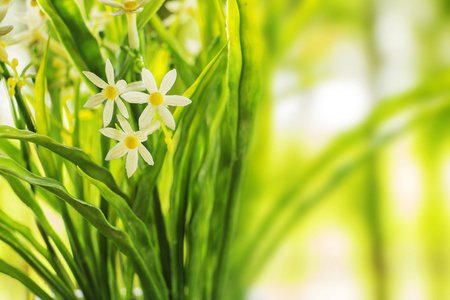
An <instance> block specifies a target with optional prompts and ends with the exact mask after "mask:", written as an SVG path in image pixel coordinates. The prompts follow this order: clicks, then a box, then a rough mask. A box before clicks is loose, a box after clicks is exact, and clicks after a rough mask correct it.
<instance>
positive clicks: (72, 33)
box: [38, 0, 105, 77]
mask: <svg viewBox="0 0 450 300" xmlns="http://www.w3.org/2000/svg"><path fill="white" fill-rule="evenodd" d="M38 3H39V5H40V7H41V8H42V10H43V11H44V12H45V13H46V14H47V15H48V17H49V18H50V20H51V21H52V23H53V25H54V28H55V30H56V31H57V33H58V37H59V40H60V41H61V43H62V44H63V46H64V48H65V49H66V51H67V53H68V55H69V57H70V59H71V60H72V62H73V64H74V65H75V67H76V68H77V69H78V70H79V71H80V72H82V71H91V72H93V73H95V74H97V75H102V76H103V75H104V72H105V71H104V61H103V58H102V55H101V53H100V47H99V45H98V42H97V40H96V39H95V37H94V36H93V35H92V33H91V32H90V31H89V29H88V27H87V26H86V23H85V22H84V19H83V16H82V15H81V11H80V8H79V6H78V4H77V2H76V1H75V0H38ZM103 77H105V76H103Z"/></svg>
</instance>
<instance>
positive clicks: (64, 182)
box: [0, 0, 450, 300]
mask: <svg viewBox="0 0 450 300" xmlns="http://www.w3.org/2000/svg"><path fill="white" fill-rule="evenodd" d="M173 2H174V1H173ZM173 2H172V3H173ZM181 2H182V6H181V7H182V9H181V10H180V11H178V12H171V11H169V10H168V8H169V5H165V4H168V3H171V2H165V1H163V0H153V1H150V2H149V3H148V4H147V5H145V6H144V9H143V11H142V12H140V13H139V14H138V15H137V24H136V27H137V28H138V29H139V30H140V32H139V36H140V49H131V48H130V47H129V45H128V34H127V32H126V30H125V28H126V20H127V19H126V18H125V16H115V17H106V13H111V11H113V9H112V8H110V7H107V6H104V5H102V4H100V3H97V2H96V1H88V0H85V1H75V0H38V3H39V5H40V8H41V9H42V10H43V11H44V12H45V14H46V15H47V16H48V18H49V20H48V21H47V22H46V25H47V26H48V27H49V30H48V31H49V32H51V33H52V36H53V38H52V39H50V38H48V39H47V40H46V41H45V43H43V42H42V41H41V42H37V43H36V44H35V45H33V47H34V48H33V61H32V62H31V63H30V66H32V65H34V67H36V69H37V70H38V72H37V75H36V77H35V78H34V79H35V80H33V81H31V80H30V81H29V82H28V84H29V85H31V87H32V89H31V90H32V95H28V94H27V96H26V97H24V95H23V93H25V92H26V90H25V89H21V88H19V87H18V86H15V87H14V89H13V90H14V91H15V95H14V96H12V97H10V98H9V100H10V104H11V108H12V111H13V115H12V117H13V120H14V124H15V128H14V127H11V126H6V125H0V174H1V175H2V176H3V178H4V180H5V183H7V184H8V185H9V186H10V188H11V191H12V192H13V193H14V194H15V196H16V198H17V199H18V200H19V201H21V202H22V203H23V204H25V206H26V207H28V209H29V210H30V211H31V212H32V215H33V221H34V223H32V225H29V224H27V225H25V222H23V221H20V222H19V221H18V220H17V219H15V218H13V217H12V215H11V214H10V213H9V212H7V211H2V210H0V240H1V241H2V242H3V243H4V244H6V245H8V246H9V248H11V249H12V250H13V251H14V252H15V253H16V254H18V255H19V256H20V257H21V258H22V259H23V260H24V261H25V263H26V264H27V265H28V266H30V267H31V269H32V270H33V272H32V273H31V272H25V271H24V270H20V268H18V267H16V266H13V265H10V264H9V263H7V262H6V261H5V260H2V259H0V272H1V273H4V274H6V275H8V276H11V277H13V278H15V279H17V280H18V281H19V282H21V283H22V284H23V285H24V286H25V287H26V288H27V289H29V291H30V292H31V293H33V294H34V295H36V296H38V297H40V298H41V299H44V300H47V299H53V297H52V296H50V295H55V298H56V299H64V300H71V299H76V295H75V290H80V291H82V293H83V295H84V299H86V300H110V299H135V298H137V299H141V298H143V299H157V300H169V299H170V300H179V299H213V300H222V299H224V300H227V299H243V298H244V297H245V296H244V295H245V293H246V291H247V289H248V288H249V287H250V285H251V284H252V283H253V282H254V281H255V280H256V279H257V278H258V276H259V275H260V274H261V272H262V271H263V270H264V268H265V267H266V265H267V262H268V261H269V259H270V257H271V256H272V255H273V254H274V253H275V251H276V250H277V248H278V247H279V245H280V244H281V243H282V242H283V240H284V239H285V238H286V236H288V234H289V233H290V232H291V231H292V230H293V229H295V228H297V225H298V224H299V223H301V222H302V221H303V220H304V218H305V217H306V215H307V214H309V213H311V212H312V211H313V210H314V209H315V208H316V207H318V206H319V204H321V203H322V202H324V200H325V199H327V196H328V195H329V194H330V193H332V192H333V191H335V190H337V189H338V188H340V187H342V186H344V185H345V183H346V180H347V179H348V178H351V176H352V175H354V174H356V173H357V172H358V171H360V170H361V169H363V168H368V169H369V171H368V172H369V173H370V172H371V171H370V163H371V161H372V159H373V158H374V157H376V156H377V155H379V153H380V152H381V151H382V149H383V148H384V147H385V146H386V145H387V144H388V143H390V142H392V141H394V140H395V139H397V138H399V137H400V136H402V135H403V134H405V133H406V132H408V131H411V130H412V129H415V128H419V127H421V126H424V125H425V124H430V123H432V122H433V119H434V118H435V117H436V116H437V115H438V116H440V118H444V117H443V116H442V115H440V114H439V113H441V114H442V111H447V110H448V104H447V102H448V101H447V98H448V95H447V94H448V92H449V88H448V87H449V86H450V76H449V73H448V72H444V73H443V74H441V75H440V76H436V77H433V78H432V80H429V79H427V80H424V83H423V84H421V85H419V86H417V87H416V88H413V89H412V90H411V91H409V92H407V93H404V94H401V95H398V96H395V97H391V98H389V99H386V100H385V101H383V102H380V103H379V104H377V105H375V106H374V108H373V110H372V112H371V113H370V114H369V115H368V116H367V118H366V119H365V120H364V121H363V122H362V123H361V124H360V125H359V126H358V127H355V128H353V129H351V130H349V131H348V132H345V133H342V134H341V135H339V136H337V137H336V139H335V140H334V141H333V142H332V143H330V144H329V145H328V146H327V147H326V148H325V149H324V150H323V151H321V152H320V153H318V154H317V155H315V156H314V158H313V159H310V160H309V161H306V162H303V164H302V165H301V168H298V170H297V169H295V170H292V169H294V168H293V167H292V166H289V172H292V174H291V173H289V177H292V178H289V179H290V180H288V182H287V183H285V182H283V183H280V181H281V180H283V178H285V177H287V176H285V177H283V178H282V179H280V180H279V181H277V180H276V179H274V180H273V182H272V181H271V182H270V184H267V187H262V188H261V191H256V192H255V190H251V188H249V187H248V186H251V183H252V182H253V183H255V182H258V180H259V179H260V177H262V176H264V175H265V174H261V173H264V172H261V168H260V169H258V168H256V167H255V165H258V166H261V165H264V166H265V165H266V164H267V161H266V160H265V159H264V158H265V156H264V155H265V151H267V149H265V148H266V147H267V145H269V144H270V143H271V142H272V140H273V138H272V135H271V132H270V124H271V115H272V111H273V101H272V100H273V99H272V93H271V92H272V91H271V81H272V79H273V76H274V73H275V71H276V67H277V64H278V63H279V61H280V60H281V59H282V57H283V55H285V54H286V53H287V52H288V51H289V50H290V49H291V48H290V47H291V46H292V45H294V44H295V42H296V40H295V38H296V36H297V35H298V33H299V32H301V31H302V30H304V29H305V28H306V27H307V26H308V25H309V21H310V20H311V19H312V18H313V16H314V15H315V14H318V13H319V12H318V8H319V7H320V5H321V4H323V1H319V0H305V1H300V2H299V1H287V2H283V3H282V1H281V2H279V1H266V2H264V3H263V2H261V1H256V0H229V1H226V6H225V1H221V0H212V1H197V4H198V7H196V8H195V10H194V11H195V13H192V12H191V11H190V10H188V9H185V7H184V6H183V5H187V2H188V1H185V2H183V1H181ZM80 6H81V8H82V9H80ZM115 9H116V8H114V10H115ZM95 11H100V13H98V12H97V13H98V14H99V15H100V17H99V16H98V15H96V13H95ZM82 12H83V13H82ZM83 15H85V16H84V17H83ZM170 17H173V18H172V22H171V23H170V24H167V23H168V22H167V21H168V20H170ZM331 21H333V22H334V21H336V20H334V19H333V20H330V22H331ZM45 33H46V34H47V33H48V32H45ZM193 39H195V41H196V42H198V45H200V46H199V47H200V48H199V49H192V48H195V47H192V46H191V47H190V46H189V43H190V42H191V43H192V40H193ZM59 49H64V50H65V52H61V51H59ZM106 57H108V58H109V59H110V60H111V61H112V63H113V66H114V71H115V75H116V78H114V79H115V81H116V82H117V81H119V80H122V79H124V80H126V81H127V82H128V83H132V82H136V81H140V80H142V78H141V71H142V67H146V68H148V69H150V71H151V72H152V73H153V75H154V77H155V78H156V82H157V83H158V84H159V83H160V82H161V81H162V77H163V76H164V74H166V72H167V71H168V70H170V69H173V68H175V69H176V70H177V72H178V74H179V79H180V80H177V81H176V83H175V85H174V86H173V89H172V90H171V91H170V92H169V94H174V95H175V94H176V95H183V96H184V97H187V98H189V99H190V100H192V103H191V104H190V105H188V106H186V107H177V108H176V109H172V108H171V113H173V116H174V119H175V123H176V129H175V130H174V131H171V130H170V129H168V128H167V127H165V126H164V125H163V128H162V130H159V131H156V132H154V133H153V134H152V135H150V136H149V137H148V140H147V141H146V142H144V145H145V147H146V148H147V149H149V150H150V152H151V154H152V157H153V160H154V165H152V166H150V165H148V164H147V163H145V162H144V161H143V160H139V165H138V170H137V171H136V173H134V175H133V176H132V177H131V178H127V177H126V172H125V169H124V166H125V165H126V163H125V162H126V159H125V158H119V159H117V160H113V161H111V162H110V161H105V156H106V153H107V152H108V151H109V149H110V148H111V147H112V146H115V143H111V141H110V140H109V139H108V138H105V137H103V136H101V135H100V133H99V129H101V126H102V113H101V109H100V110H99V109H96V108H94V109H88V108H84V107H83V105H84V104H85V103H86V101H87V100H88V99H89V98H91V97H92V96H93V93H92V92H91V91H90V90H93V91H97V90H98V89H97V88H96V87H94V85H92V84H91V83H90V82H89V81H88V80H86V78H85V76H84V75H83V74H82V73H81V72H82V71H90V72H93V73H94V74H96V75H97V76H99V77H100V78H102V79H106V76H105V75H106V74H105V71H104V66H105V60H106ZM308 58H309V57H308ZM301 59H304V58H303V57H302V58H301ZM301 59H300V60H301ZM316 59H317V58H316ZM55 62H56V63H55ZM58 63H59V64H60V65H59V66H55V65H58ZM302 63H304V62H303V60H302V61H301V64H302ZM73 69H76V70H77V71H78V72H70V70H73ZM15 72H16V70H15V69H14V68H12V63H11V62H9V61H8V62H4V63H1V75H2V77H3V78H4V79H6V80H8V79H14V78H15V76H16V75H18V74H16V73H15ZM305 72H306V71H305ZM13 73H14V74H13ZM16 79H17V78H16ZM86 85H87V87H88V88H86ZM89 88H90V89H89ZM101 92H103V90H102V91H101ZM46 97H47V100H50V102H51V106H48V101H46ZM107 101H110V100H107ZM146 105H147V104H145V105H139V104H131V103H126V108H127V111H128V112H129V115H130V117H129V122H130V124H131V127H132V128H133V129H134V130H137V129H138V128H139V122H138V120H139V116H140V115H141V114H142V112H143V110H144V109H145V107H144V106H146ZM29 106H32V107H29ZM100 106H101V107H102V108H103V106H104V104H101V105H100ZM119 113H120V112H119V111H118V110H117V109H116V108H115V112H114V115H116V114H119ZM405 114H409V116H411V117H410V118H407V122H404V123H402V124H401V126H398V127H396V128H395V129H394V130H390V131H387V132H386V130H385V128H386V127H388V125H389V124H390V122H393V121H395V120H397V119H398V118H399V117H402V116H404V115H405ZM154 119H156V120H161V116H160V115H158V114H156V116H155V117H154ZM440 120H443V119H440ZM117 121H118V120H117V118H115V117H114V118H113V121H112V123H111V124H110V125H109V126H110V128H117V127H118V124H117V123H118V122H117ZM438 124H441V123H438ZM438 124H435V126H440V125H438ZM141 129H142V128H141ZM433 132H434V130H433ZM435 140H439V138H438V137H436V139H435ZM435 140H433V143H434V141H435ZM424 151H425V150H424ZM264 170H266V169H264ZM267 170H269V169H267ZM372 171H373V170H372ZM265 172H270V171H265ZM284 172H285V173H286V170H284ZM430 172H431V171H430ZM372 175H373V174H372ZM271 180H272V179H271ZM249 183H250V184H249ZM371 187H372V188H373V186H371ZM268 191H269V192H270V193H271V197H273V201H267V203H264V205H262V203H261V200H260V198H259V197H258V192H259V193H260V194H263V193H267V192H268ZM375 198H376V197H374V198H373V199H375ZM15 200H16V199H14V201H15ZM375 200H376V199H375ZM434 205H436V206H438V205H437V204H436V203H435V204H434ZM262 206H263V208H264V209H261V207H262ZM369 207H372V206H369ZM49 212H51V213H53V214H56V215H57V216H58V217H60V219H61V221H62V223H63V228H55V224H53V221H52V218H50V216H49ZM368 216H369V217H371V218H373V219H376V218H377V215H376V214H375V213H374V214H370V211H369V212H368ZM250 217H253V218H250ZM274 224H276V226H274ZM370 226H372V227H376V226H378V223H377V220H375V221H373V222H372V223H371V225H370ZM372 229H373V232H377V230H379V228H372ZM236 233H239V235H237V234H236ZM136 287H139V288H141V289H142V292H143V295H142V296H140V295H133V289H134V288H136ZM122 291H125V292H124V293H123V292H122Z"/></svg>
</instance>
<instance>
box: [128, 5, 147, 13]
mask: <svg viewBox="0 0 450 300" xmlns="http://www.w3.org/2000/svg"><path fill="white" fill-rule="evenodd" d="M143 10H144V9H143V8H142V7H141V8H138V9H135V10H129V11H128V12H129V13H132V14H137V13H140V12H141V11H143Z"/></svg>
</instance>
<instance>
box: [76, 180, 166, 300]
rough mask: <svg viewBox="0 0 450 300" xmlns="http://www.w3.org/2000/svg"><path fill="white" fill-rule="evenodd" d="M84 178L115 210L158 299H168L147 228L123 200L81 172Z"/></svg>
mask: <svg viewBox="0 0 450 300" xmlns="http://www.w3.org/2000/svg"><path fill="white" fill-rule="evenodd" d="M82 175H83V176H84V178H86V179H87V180H88V181H89V182H90V183H92V184H94V185H95V186H96V187H97V188H98V189H99V190H100V193H101V194H102V196H103V197H104V198H105V199H106V200H107V201H108V202H109V203H110V204H111V205H112V206H113V207H114V208H115V209H116V211H117V214H118V215H119V217H120V218H121V220H122V223H123V224H124V226H125V229H126V231H127V232H129V234H130V237H131V239H132V241H133V244H134V245H135V247H136V248H137V250H138V251H139V253H141V254H142V256H143V257H144V259H145V262H146V267H147V268H148V269H149V271H150V274H151V279H152V285H153V286H152V289H153V291H154V293H155V294H156V295H159V296H158V297H159V298H158V299H165V298H167V297H168V290H167V287H166V285H165V282H164V278H163V276H162V270H161V265H160V263H159V260H158V258H159V256H158V253H157V251H156V249H155V247H154V246H153V244H152V242H151V239H150V234H149V232H148V231H147V227H146V226H145V224H144V223H143V222H142V220H141V219H139V218H138V217H137V216H136V215H135V213H134V212H133V211H132V209H131V208H130V207H129V206H128V205H127V203H126V202H125V200H124V199H122V198H121V197H120V196H119V195H117V194H115V193H114V192H113V191H112V190H110V189H109V188H108V187H107V186H106V185H105V184H104V183H102V182H100V181H98V180H95V179H93V178H91V177H89V176H87V175H86V174H85V173H83V172H82Z"/></svg>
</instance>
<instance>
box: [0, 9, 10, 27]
mask: <svg viewBox="0 0 450 300" xmlns="http://www.w3.org/2000/svg"><path fill="white" fill-rule="evenodd" d="M7 12H8V5H2V7H0V23H1V22H2V21H3V19H4V18H5V17H6V13H7Z"/></svg>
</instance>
